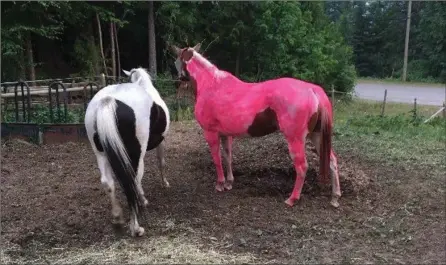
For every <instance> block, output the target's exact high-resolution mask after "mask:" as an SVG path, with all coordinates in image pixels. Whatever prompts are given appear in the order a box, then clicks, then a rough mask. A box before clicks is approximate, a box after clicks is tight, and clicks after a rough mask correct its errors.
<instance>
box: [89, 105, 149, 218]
mask: <svg viewBox="0 0 446 265" xmlns="http://www.w3.org/2000/svg"><path fill="white" fill-rule="evenodd" d="M96 125H97V132H98V136H99V139H100V141H101V143H102V145H103V147H104V151H105V154H106V156H107V159H108V162H109V164H110V166H111V168H112V170H113V173H114V175H115V177H116V179H117V181H118V182H119V184H120V186H121V187H122V189H123V191H124V194H125V196H126V198H127V202H128V205H129V207H130V209H131V210H133V211H135V213H136V215H137V216H139V214H140V213H141V211H142V209H143V207H142V205H141V201H140V200H139V195H138V189H137V186H136V185H137V184H136V174H137V172H138V164H139V158H140V157H141V145H140V143H139V141H138V139H137V138H136V117H135V113H134V112H133V110H132V109H131V108H130V107H129V106H128V105H127V104H125V103H123V102H122V101H119V100H116V99H113V98H111V97H106V98H104V99H103V100H102V102H101V105H100V107H99V109H98V112H97V122H96Z"/></svg>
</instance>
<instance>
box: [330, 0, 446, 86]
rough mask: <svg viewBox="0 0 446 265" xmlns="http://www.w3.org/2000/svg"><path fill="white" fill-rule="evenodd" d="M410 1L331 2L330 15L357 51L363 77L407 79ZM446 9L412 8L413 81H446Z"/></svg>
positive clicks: (427, 4) (425, 4) (434, 5)
mask: <svg viewBox="0 0 446 265" xmlns="http://www.w3.org/2000/svg"><path fill="white" fill-rule="evenodd" d="M407 8H408V2H407V1H369V2H367V3H366V2H363V1H355V2H326V13H327V14H328V16H329V17H330V19H331V20H332V21H334V22H336V24H338V25H339V28H340V30H341V32H342V33H343V35H344V37H345V40H346V41H347V43H348V44H350V45H351V46H352V47H353V52H354V60H355V66H356V69H357V71H358V74H359V75H360V76H361V77H375V78H391V79H392V78H401V75H402V67H403V55H404V40H405V32H406V17H407ZM445 32H446V6H445V5H444V4H443V3H441V2H437V1H419V2H416V1H415V2H412V13H411V29H410V38H409V57H408V61H409V62H408V72H407V80H408V81H436V82H439V81H440V82H441V81H442V79H441V78H442V75H445V76H446V70H444V69H446V63H445V62H446V46H445V45H444V43H446V33H445Z"/></svg>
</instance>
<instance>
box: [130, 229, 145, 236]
mask: <svg viewBox="0 0 446 265" xmlns="http://www.w3.org/2000/svg"><path fill="white" fill-rule="evenodd" d="M142 235H144V228H142V227H138V228H137V229H135V230H134V231H132V236H133V237H135V236H137V237H140V236H142Z"/></svg>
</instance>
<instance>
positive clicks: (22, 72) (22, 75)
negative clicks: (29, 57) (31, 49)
mask: <svg viewBox="0 0 446 265" xmlns="http://www.w3.org/2000/svg"><path fill="white" fill-rule="evenodd" d="M22 43H23V42H22ZM22 45H23V44H22ZM22 47H23V46H22ZM25 50H26V42H25ZM18 66H19V79H23V80H26V69H27V67H26V56H25V53H24V51H23V49H20V54H19V58H18Z"/></svg>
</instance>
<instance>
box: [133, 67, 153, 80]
mask: <svg viewBox="0 0 446 265" xmlns="http://www.w3.org/2000/svg"><path fill="white" fill-rule="evenodd" d="M139 79H141V80H142V81H144V82H148V83H152V80H153V79H152V77H151V76H150V74H149V71H148V70H147V69H145V68H142V67H138V68H133V69H132V70H130V80H131V81H132V83H136V82H138V81H140V80H139Z"/></svg>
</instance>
